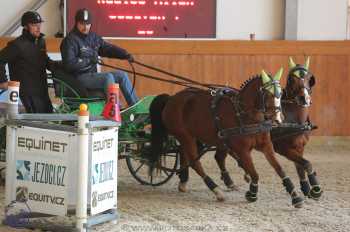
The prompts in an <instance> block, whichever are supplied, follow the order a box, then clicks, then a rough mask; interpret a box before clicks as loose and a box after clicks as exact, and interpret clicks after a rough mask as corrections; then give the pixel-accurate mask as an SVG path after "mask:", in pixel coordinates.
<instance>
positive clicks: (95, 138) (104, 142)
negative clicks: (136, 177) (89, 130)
mask: <svg viewBox="0 0 350 232" xmlns="http://www.w3.org/2000/svg"><path fill="white" fill-rule="evenodd" d="M117 161H118V131H117V130H116V129H111V130H105V131H100V132H94V133H93V134H92V139H91V170H90V172H91V182H90V186H91V191H90V193H91V199H90V203H91V215H95V214H98V213H101V212H103V211H106V210H109V209H112V208H116V207H117V206H116V202H117Z"/></svg>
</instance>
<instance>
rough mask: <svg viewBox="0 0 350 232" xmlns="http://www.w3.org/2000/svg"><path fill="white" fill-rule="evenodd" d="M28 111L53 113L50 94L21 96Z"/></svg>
mask: <svg viewBox="0 0 350 232" xmlns="http://www.w3.org/2000/svg"><path fill="white" fill-rule="evenodd" d="M20 98H21V101H22V104H23V106H24V108H25V109H26V112H27V113H52V112H53V108H52V104H51V100H50V98H49V96H25V95H24V96H20Z"/></svg>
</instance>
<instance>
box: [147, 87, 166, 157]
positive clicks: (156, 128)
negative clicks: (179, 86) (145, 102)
mask: <svg viewBox="0 0 350 232" xmlns="http://www.w3.org/2000/svg"><path fill="white" fill-rule="evenodd" d="M169 98H170V95H168V94H161V95H158V96H157V97H155V98H154V99H153V101H152V103H151V106H150V109H149V111H150V116H151V124H152V133H151V154H150V157H149V158H150V161H151V162H152V163H155V162H157V161H158V160H159V158H160V155H161V154H162V151H163V150H164V148H163V146H164V142H165V141H167V139H168V133H167V130H166V128H165V126H164V124H163V122H162V112H163V109H164V107H165V105H166V103H167V102H168V100H169Z"/></svg>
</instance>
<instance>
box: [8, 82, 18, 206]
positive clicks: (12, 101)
mask: <svg viewBox="0 0 350 232" xmlns="http://www.w3.org/2000/svg"><path fill="white" fill-rule="evenodd" d="M18 101H19V82H16V81H9V82H8V97H7V118H8V119H11V118H15V117H16V115H17V114H18ZM15 145H16V137H15V129H14V128H13V127H12V126H10V127H9V126H7V127H6V183H5V205H9V204H10V203H11V201H12V200H14V198H13V196H14V186H13V183H14V178H15V173H16V164H15V155H14V149H15Z"/></svg>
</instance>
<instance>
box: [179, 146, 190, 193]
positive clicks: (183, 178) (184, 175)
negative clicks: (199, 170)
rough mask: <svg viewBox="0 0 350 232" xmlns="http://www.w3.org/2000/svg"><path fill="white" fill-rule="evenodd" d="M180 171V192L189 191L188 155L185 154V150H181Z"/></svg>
mask: <svg viewBox="0 0 350 232" xmlns="http://www.w3.org/2000/svg"><path fill="white" fill-rule="evenodd" d="M180 154H181V155H180V169H181V171H180V173H179V179H180V183H179V186H178V190H179V192H183V193H185V192H187V187H186V185H187V182H188V178H189V168H188V167H187V165H188V162H187V159H186V157H185V156H184V155H183V151H181V152H180Z"/></svg>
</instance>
